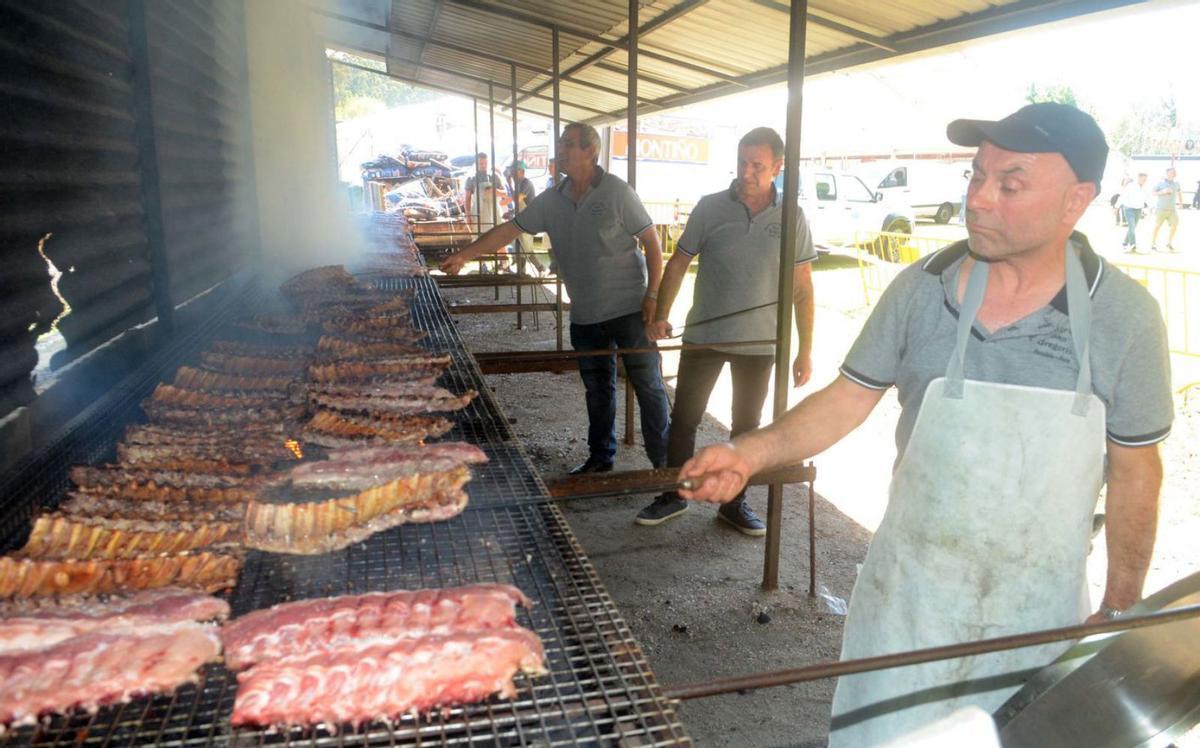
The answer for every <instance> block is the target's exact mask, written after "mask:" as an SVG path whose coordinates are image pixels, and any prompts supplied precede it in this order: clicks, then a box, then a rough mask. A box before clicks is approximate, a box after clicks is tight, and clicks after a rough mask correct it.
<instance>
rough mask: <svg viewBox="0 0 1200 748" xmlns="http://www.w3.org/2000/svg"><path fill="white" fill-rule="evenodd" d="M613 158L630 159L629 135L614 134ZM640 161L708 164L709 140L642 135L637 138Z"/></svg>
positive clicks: (619, 131)
mask: <svg viewBox="0 0 1200 748" xmlns="http://www.w3.org/2000/svg"><path fill="white" fill-rule="evenodd" d="M612 157H613V158H621V159H624V158H628V157H629V136H628V133H626V132H624V131H621V130H618V131H616V132H614V133H613V134H612ZM637 157H638V161H668V162H672V163H680V164H707V163H708V139H707V138H699V137H695V136H693V135H667V134H661V133H642V132H639V133H638V136H637Z"/></svg>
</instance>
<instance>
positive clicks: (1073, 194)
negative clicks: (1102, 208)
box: [1063, 182, 1096, 226]
mask: <svg viewBox="0 0 1200 748" xmlns="http://www.w3.org/2000/svg"><path fill="white" fill-rule="evenodd" d="M1095 199H1096V183H1095V182H1077V183H1075V184H1073V185H1071V186H1070V187H1068V188H1067V193H1066V195H1064V206H1063V207H1064V208H1065V210H1064V211H1063V218H1064V219H1065V220H1066V221H1067V222H1069V223H1070V224H1071V225H1072V226H1074V225H1075V224H1076V223H1078V222H1079V219H1080V218H1083V214H1084V213H1085V212H1086V211H1087V208H1088V206H1089V205H1091V204H1092V201H1093V200H1095Z"/></svg>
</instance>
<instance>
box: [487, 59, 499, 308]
mask: <svg viewBox="0 0 1200 748" xmlns="http://www.w3.org/2000/svg"><path fill="white" fill-rule="evenodd" d="M488 140H489V141H490V144H491V147H490V148H489V149H488V154H489V155H488V175H487V177H488V183H489V184H491V185H492V225H491V226H490V227H488V231H491V230H492V229H494V228H495V227H496V216H497V214H498V213H499V212H500V196H499V195H498V194H496V193H497V192H498V191H499V190H500V185H498V184H496V180H494V179H492V175H493V174H495V173H496V94H495V91H494V90H493V88H492V84H491V83H490V82H489V83H488ZM500 257H501V255H500V253H497V254H496V264H495V265H494V266H493V270H494V271H495V272H496V273H497V274H499V273H500ZM493 292H494V293H495V300H496V301H499V300H500V286H499V285H497V286H495V287H494V288H493Z"/></svg>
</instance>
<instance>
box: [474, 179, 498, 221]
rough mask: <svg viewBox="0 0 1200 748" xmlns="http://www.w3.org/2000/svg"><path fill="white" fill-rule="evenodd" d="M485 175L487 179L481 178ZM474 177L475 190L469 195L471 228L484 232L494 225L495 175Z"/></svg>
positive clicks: (495, 201) (495, 204) (495, 208)
mask: <svg viewBox="0 0 1200 748" xmlns="http://www.w3.org/2000/svg"><path fill="white" fill-rule="evenodd" d="M481 176H486V178H487V181H486V182H484V180H483V179H482V178H481ZM481 176H476V178H475V192H474V194H473V195H472V196H471V202H472V203H473V205H472V206H471V215H470V219H471V230H472V231H478V233H479V234H481V235H482V234H485V233H487V232H488V231H491V230H492V229H493V228H495V226H496V211H497V209H498V208H497V200H498V196H497V194H496V186H495V176H493V175H490V174H489V175H481Z"/></svg>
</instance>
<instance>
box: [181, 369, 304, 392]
mask: <svg viewBox="0 0 1200 748" xmlns="http://www.w3.org/2000/svg"><path fill="white" fill-rule="evenodd" d="M295 381H296V378H295V377H291V376H261V377H255V376H246V377H243V376H236V375H232V374H221V373H218V372H215V371H204V370H203V369H193V368H192V367H190V366H181V367H179V370H178V371H176V372H175V386H176V387H181V388H183V389H189V390H203V391H207V392H247V393H252V392H262V391H267V392H277V393H281V394H286V393H287V391H288V388H289V387H291V385H292V384H293V383H294V382H295Z"/></svg>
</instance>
